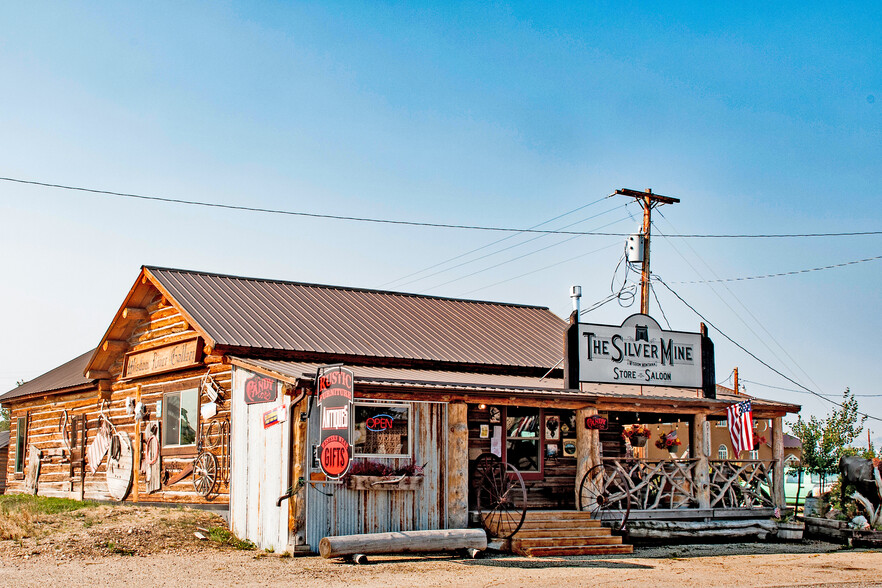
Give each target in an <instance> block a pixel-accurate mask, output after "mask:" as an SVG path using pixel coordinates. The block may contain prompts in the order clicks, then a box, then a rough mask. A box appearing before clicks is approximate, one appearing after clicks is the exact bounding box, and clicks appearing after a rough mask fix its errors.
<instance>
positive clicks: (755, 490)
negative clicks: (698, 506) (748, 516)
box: [710, 460, 775, 508]
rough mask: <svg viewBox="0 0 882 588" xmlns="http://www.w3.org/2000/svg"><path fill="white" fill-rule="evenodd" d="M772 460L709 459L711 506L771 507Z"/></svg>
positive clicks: (772, 504)
mask: <svg viewBox="0 0 882 588" xmlns="http://www.w3.org/2000/svg"><path fill="white" fill-rule="evenodd" d="M774 465H775V462H774V461H762V460H744V461H728V460H712V461H711V462H710V488H711V499H710V506H711V508H763V507H773V506H775V501H774V500H773V499H772V488H773V487H774V484H773V481H774Z"/></svg>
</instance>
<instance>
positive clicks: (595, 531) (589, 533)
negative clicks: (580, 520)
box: [515, 527, 612, 538]
mask: <svg viewBox="0 0 882 588" xmlns="http://www.w3.org/2000/svg"><path fill="white" fill-rule="evenodd" d="M611 534H612V533H611V531H610V530H609V528H607V527H585V528H571V527H561V528H554V527H551V528H545V529H530V528H524V527H521V528H520V529H519V530H518V532H517V533H516V534H515V537H517V538H519V537H609V536H610V535H611Z"/></svg>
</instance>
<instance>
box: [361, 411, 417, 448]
mask: <svg viewBox="0 0 882 588" xmlns="http://www.w3.org/2000/svg"><path fill="white" fill-rule="evenodd" d="M354 409H355V421H354V425H353V431H352V438H353V439H352V440H353V446H354V449H355V455H356V456H358V457H367V456H375V457H409V456H410V455H411V450H412V448H411V440H410V404H380V403H370V404H368V403H361V404H359V403H356V404H355V407H354Z"/></svg>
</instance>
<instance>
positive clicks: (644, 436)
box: [622, 424, 650, 447]
mask: <svg viewBox="0 0 882 588" xmlns="http://www.w3.org/2000/svg"><path fill="white" fill-rule="evenodd" d="M649 436H650V433H649V427H647V426H646V425H640V424H637V425H627V426H626V427H625V428H624V430H623V431H622V437H623V438H625V439H628V440H629V441H630V442H631V446H632V447H644V446H645V445H646V442H647V441H649Z"/></svg>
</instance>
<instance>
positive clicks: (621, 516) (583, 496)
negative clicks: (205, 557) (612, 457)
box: [579, 464, 631, 531]
mask: <svg viewBox="0 0 882 588" xmlns="http://www.w3.org/2000/svg"><path fill="white" fill-rule="evenodd" d="M629 486H630V484H629V480H628V478H627V476H625V474H624V473H623V472H621V471H620V470H618V469H616V467H615V466H614V465H612V464H600V465H596V466H594V467H593V468H591V469H590V470H588V471H587V472H585V475H584V476H583V477H582V483H581V484H580V485H579V510H585V511H588V512H590V513H591V518H594V519H597V520H599V521H601V522H604V523H612V528H613V530H616V531H624V530H625V526H626V525H627V523H628V515H629V514H630V513H631V492H630V489H629Z"/></svg>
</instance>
